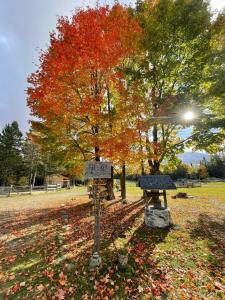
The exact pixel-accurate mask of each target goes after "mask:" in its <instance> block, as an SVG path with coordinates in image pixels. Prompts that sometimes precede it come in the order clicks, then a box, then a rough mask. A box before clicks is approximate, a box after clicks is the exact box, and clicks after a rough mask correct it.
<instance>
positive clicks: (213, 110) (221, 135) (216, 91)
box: [194, 10, 225, 153]
mask: <svg viewBox="0 0 225 300" xmlns="http://www.w3.org/2000/svg"><path fill="white" fill-rule="evenodd" d="M211 35H212V38H211V43H210V45H211V52H210V58H209V61H208V63H207V65H206V66H205V69H204V83H203V84H202V85H201V87H200V90H201V95H200V99H201V101H202V104H203V107H204V110H205V111H207V112H208V114H211V116H210V115H209V117H207V116H206V117H204V116H201V115H200V118H201V119H202V121H201V122H199V124H197V126H195V130H194V131H195V132H197V133H198V134H196V135H195V136H194V142H195V143H194V145H195V147H196V148H197V149H201V150H206V151H208V152H211V153H216V152H218V151H222V150H223V149H224V142H225V117H224V116H225V76H224V74H225V63H224V62H225V38H224V37H225V10H222V11H221V12H220V13H219V14H218V15H217V16H216V17H215V19H214V20H213V21H212V27H211Z"/></svg>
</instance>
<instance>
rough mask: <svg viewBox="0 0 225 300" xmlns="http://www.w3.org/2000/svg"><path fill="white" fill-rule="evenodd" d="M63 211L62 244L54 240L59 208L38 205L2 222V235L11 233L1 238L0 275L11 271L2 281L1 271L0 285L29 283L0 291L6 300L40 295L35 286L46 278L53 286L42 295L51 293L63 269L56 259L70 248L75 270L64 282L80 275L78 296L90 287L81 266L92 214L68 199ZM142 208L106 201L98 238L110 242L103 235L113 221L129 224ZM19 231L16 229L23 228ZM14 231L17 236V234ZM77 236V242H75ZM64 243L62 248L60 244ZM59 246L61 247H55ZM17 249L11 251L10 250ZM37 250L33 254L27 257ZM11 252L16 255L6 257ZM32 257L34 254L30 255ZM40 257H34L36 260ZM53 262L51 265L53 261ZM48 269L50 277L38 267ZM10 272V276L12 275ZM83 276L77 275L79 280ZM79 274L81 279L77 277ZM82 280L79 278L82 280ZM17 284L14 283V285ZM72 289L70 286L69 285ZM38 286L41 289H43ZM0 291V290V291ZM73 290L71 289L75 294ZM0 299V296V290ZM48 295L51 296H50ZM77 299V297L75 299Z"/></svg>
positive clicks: (87, 253)
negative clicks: (65, 219) (65, 220)
mask: <svg viewBox="0 0 225 300" xmlns="http://www.w3.org/2000/svg"><path fill="white" fill-rule="evenodd" d="M64 210H66V212H67V213H68V215H69V224H68V225H70V229H71V230H70V231H69V232H68V233H66V232H65V235H64V237H63V245H60V240H59V239H58V233H59V234H60V231H61V230H63V229H62V228H63V224H62V220H61V217H60V215H61V208H57V209H55V208H54V209H38V210H34V211H26V212H24V214H22V213H21V214H18V213H17V212H15V214H11V216H10V217H11V222H10V223H5V222H4V224H2V225H4V226H3V228H2V229H3V232H4V234H5V235H7V234H12V235H13V236H12V238H11V239H10V240H8V241H7V240H6V241H5V242H4V241H3V243H2V244H1V249H0V253H2V254H3V256H4V258H3V257H2V263H3V268H2V270H3V271H4V272H5V274H11V275H10V277H12V278H13V279H11V280H8V277H7V276H6V277H5V278H6V279H5V282H4V283H3V284H2V290H1V292H3V291H4V290H5V291H6V290H9V289H13V287H14V286H15V284H17V283H18V282H27V281H29V278H30V279H31V278H32V281H30V282H32V283H31V285H32V288H31V287H29V288H30V291H29V290H27V289H26V288H27V286H26V287H24V288H23V287H18V290H14V291H13V293H12V294H11V292H10V294H8V295H7V296H6V292H3V294H2V295H4V296H3V297H5V296H6V298H7V299H36V297H37V295H39V294H41V291H39V290H38V289H37V288H36V287H37V286H38V285H40V284H45V283H48V285H50V286H53V290H52V292H51V290H49V292H48V293H47V294H45V295H46V296H48V297H49V298H51V297H52V294H51V293H53V292H54V291H55V289H56V287H57V283H58V279H57V278H58V276H59V273H60V272H61V271H64V272H66V270H65V263H66V259H62V260H58V259H59V258H61V257H63V256H64V255H65V254H66V253H69V252H70V251H71V252H72V254H73V255H74V256H72V257H75V260H74V263H75V266H76V270H77V272H78V273H79V274H77V276H75V277H74V275H72V276H71V278H69V275H68V281H69V280H71V282H69V284H71V285H72V286H73V285H78V282H81V281H82V280H83V279H84V278H85V280H84V282H85V281H86V283H85V284H84V285H83V286H80V287H79V289H78V288H77V289H78V290H79V292H78V290H77V292H78V296H79V297H80V295H81V294H82V292H83V293H84V291H85V289H87V290H88V291H89V292H90V293H91V292H93V284H92V282H91V281H90V279H89V277H87V275H83V274H82V272H84V271H85V270H86V271H87V270H88V268H87V266H88V262H89V258H90V254H91V251H92V237H93V219H94V218H90V203H83V204H77V205H76V204H74V206H72V207H64ZM142 211H143V204H142V202H140V201H137V202H134V203H131V204H129V205H126V206H124V205H121V204H118V203H115V207H114V206H113V205H111V206H110V207H109V208H106V211H105V213H104V215H103V216H102V239H106V240H107V239H108V241H107V243H108V244H109V243H111V240H110V239H109V237H110V235H111V232H112V231H113V230H114V228H115V226H117V224H118V220H120V222H121V223H122V224H123V226H122V227H121V228H123V230H125V229H127V228H128V227H129V226H132V223H133V222H134V220H135V219H136V218H137V217H139V216H140V214H141V213H142ZM23 230H24V232H22V233H21V235H20V231H23ZM17 234H18V235H17ZM80 240H81V241H80ZM67 245H69V247H68V248H62V247H63V246H67ZM60 249H61V250H60ZM15 252H17V253H15ZM36 253H37V259H36V260H35V261H34V260H33V257H34V256H35V255H36ZM13 254H16V255H14V256H12V255H13ZM35 257H36V256H35ZM39 257H40V259H39ZM56 260H58V261H59V263H58V264H55V263H54V261H56ZM46 268H48V269H49V270H52V271H53V273H54V280H52V281H51V280H50V279H48V278H47V277H46V276H45V275H43V272H44V271H45V270H46ZM12 275H13V276H12ZM82 278H83V279H82ZM81 279H82V280H81ZM82 282H83V281H82ZM15 289H17V286H16V288H15ZM71 290H72V289H71ZM44 293H45V291H43V293H42V294H44ZM0 294H1V293H0ZM75 294H76V293H75ZM0 299H1V295H0ZM51 299H52V298H51ZM79 299H81V298H79Z"/></svg>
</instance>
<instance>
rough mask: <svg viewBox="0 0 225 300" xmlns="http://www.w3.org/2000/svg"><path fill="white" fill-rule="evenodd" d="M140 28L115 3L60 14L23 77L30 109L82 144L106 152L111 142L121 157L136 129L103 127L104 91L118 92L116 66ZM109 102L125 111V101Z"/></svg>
mask: <svg viewBox="0 0 225 300" xmlns="http://www.w3.org/2000/svg"><path fill="white" fill-rule="evenodd" d="M141 34H142V32H141V29H140V27H139V25H138V23H137V22H136V21H135V20H134V19H133V18H132V17H131V16H130V15H129V14H128V12H127V10H126V9H125V8H124V7H122V6H121V5H120V4H115V5H114V6H113V7H112V8H109V7H108V6H105V7H97V8H94V9H91V8H88V9H87V10H79V11H77V12H76V13H75V14H74V15H73V17H72V18H71V20H69V19H68V18H66V17H60V18H59V19H58V24H57V31H56V32H53V33H51V35H50V46H49V48H48V49H47V51H43V52H42V53H41V56H40V67H39V69H38V70H37V71H36V72H35V73H33V74H31V76H30V77H29V78H28V82H29V83H30V86H29V88H28V90H27V94H28V99H27V104H28V106H29V108H30V109H31V112H32V115H34V116H36V117H39V118H40V119H41V120H42V121H43V122H44V123H45V125H46V126H47V127H49V128H51V130H55V131H59V130H60V131H61V129H62V127H63V128H65V130H63V132H64V133H65V132H69V135H71V134H72V135H73V137H74V138H77V137H78V139H79V143H83V142H84V143H85V147H90V148H94V147H100V149H101V151H100V154H101V155H102V156H103V157H106V158H107V157H110V156H112V154H113V152H115V151H114V149H115V147H116V148H117V152H118V153H121V157H123V156H125V157H127V155H128V152H129V148H130V145H131V143H132V141H133V139H134V138H136V136H137V134H136V129H132V128H127V127H126V124H124V126H125V128H123V129H121V128H120V129H119V131H117V133H115V132H116V130H117V129H116V128H117V127H116V126H114V129H113V130H114V134H113V133H112V132H110V131H109V130H108V129H109V124H111V122H112V118H111V117H109V115H110V114H111V112H109V111H107V101H108V99H107V97H106V94H107V92H109V91H110V89H111V90H112V94H113V93H114V91H115V90H120V91H117V92H116V93H114V98H115V97H116V96H115V94H116V95H117V96H118V95H119V96H120V95H121V91H122V89H121V80H123V79H124V77H125V76H124V71H123V70H122V69H121V68H120V66H121V65H124V64H125V63H126V61H127V60H128V59H129V57H132V56H133V55H134V53H135V50H136V47H137V42H138V39H139V37H140V35H141ZM119 68H120V69H119ZM110 92H111V91H110ZM112 105H113V106H114V109H116V110H117V111H119V112H120V113H121V118H127V117H129V112H128V111H127V110H128V109H129V106H127V107H125V106H124V107H123V109H121V108H119V106H120V104H119V101H118V100H117V101H114V103H113V104H112ZM121 107H122V106H121ZM117 115H118V113H117ZM110 118H111V119H110ZM113 125H115V124H113ZM81 128H82V130H81ZM71 132H72V133H71ZM124 135H125V136H126V139H124V138H122V136H124ZM67 140H68V139H67V138H65V142H67ZM68 142H69V141H68ZM110 145H111V148H110ZM118 149H119V150H118Z"/></svg>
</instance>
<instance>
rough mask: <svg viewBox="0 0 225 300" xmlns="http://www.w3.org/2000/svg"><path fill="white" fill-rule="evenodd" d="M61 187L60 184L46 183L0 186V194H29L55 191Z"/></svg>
mask: <svg viewBox="0 0 225 300" xmlns="http://www.w3.org/2000/svg"><path fill="white" fill-rule="evenodd" d="M61 188H62V186H61V184H47V185H38V186H32V185H11V186H0V196H10V195H11V194H31V193H32V192H50V191H52V192H55V191H59V190H60V189H61Z"/></svg>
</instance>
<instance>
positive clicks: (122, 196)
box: [120, 162, 126, 201]
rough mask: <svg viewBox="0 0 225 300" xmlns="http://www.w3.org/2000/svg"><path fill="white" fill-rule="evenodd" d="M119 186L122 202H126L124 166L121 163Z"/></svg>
mask: <svg viewBox="0 0 225 300" xmlns="http://www.w3.org/2000/svg"><path fill="white" fill-rule="evenodd" d="M120 186H121V198H122V201H124V200H126V164H125V162H123V165H122V173H121V176H120Z"/></svg>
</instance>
